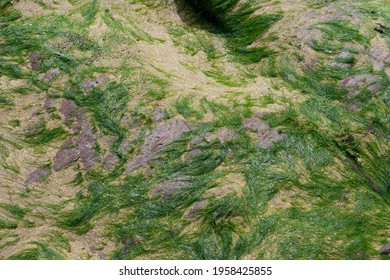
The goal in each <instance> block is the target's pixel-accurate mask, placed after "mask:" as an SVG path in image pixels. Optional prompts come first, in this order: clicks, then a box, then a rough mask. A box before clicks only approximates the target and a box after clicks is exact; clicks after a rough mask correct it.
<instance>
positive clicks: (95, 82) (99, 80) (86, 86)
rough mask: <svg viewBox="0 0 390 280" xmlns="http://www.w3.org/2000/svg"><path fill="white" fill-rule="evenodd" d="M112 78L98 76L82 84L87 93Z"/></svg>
mask: <svg viewBox="0 0 390 280" xmlns="http://www.w3.org/2000/svg"><path fill="white" fill-rule="evenodd" d="M109 80H110V79H109V78H108V77H107V76H100V77H97V78H96V79H95V80H85V81H83V82H82V83H81V86H82V88H83V90H84V92H85V93H89V92H90V91H91V90H92V89H93V88H97V87H101V86H103V85H105V84H106V83H107V82H108V81H109Z"/></svg>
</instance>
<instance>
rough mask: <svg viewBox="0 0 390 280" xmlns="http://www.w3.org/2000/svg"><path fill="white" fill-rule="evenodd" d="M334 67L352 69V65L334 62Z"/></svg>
mask: <svg viewBox="0 0 390 280" xmlns="http://www.w3.org/2000/svg"><path fill="white" fill-rule="evenodd" d="M330 65H331V66H332V67H338V68H352V66H353V65H352V64H349V63H341V62H332V63H331V64H330Z"/></svg>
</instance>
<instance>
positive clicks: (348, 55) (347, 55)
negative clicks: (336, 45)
mask: <svg viewBox="0 0 390 280" xmlns="http://www.w3.org/2000/svg"><path fill="white" fill-rule="evenodd" d="M352 56H353V55H352V54H351V53H350V52H346V51H343V52H341V53H339V54H338V55H337V56H336V58H339V59H346V58H351V57H352Z"/></svg>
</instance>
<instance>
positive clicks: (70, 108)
mask: <svg viewBox="0 0 390 280" xmlns="http://www.w3.org/2000/svg"><path fill="white" fill-rule="evenodd" d="M76 109H77V105H76V103H75V102H74V101H73V100H70V99H63V100H62V104H61V108H60V112H61V113H62V114H63V115H64V116H65V122H68V121H69V120H70V119H71V118H72V117H73V116H74V115H75V113H76Z"/></svg>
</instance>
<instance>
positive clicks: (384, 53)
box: [369, 37, 390, 71]
mask: <svg viewBox="0 0 390 280" xmlns="http://www.w3.org/2000/svg"><path fill="white" fill-rule="evenodd" d="M369 57H370V58H371V60H372V62H373V66H374V67H373V68H374V70H375V71H380V70H383V69H384V68H385V67H386V65H387V64H388V63H389V61H388V59H389V58H390V52H389V48H388V47H387V44H386V41H385V40H384V39H383V38H380V37H375V38H374V39H373V40H372V41H371V51H370V53H369Z"/></svg>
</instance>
